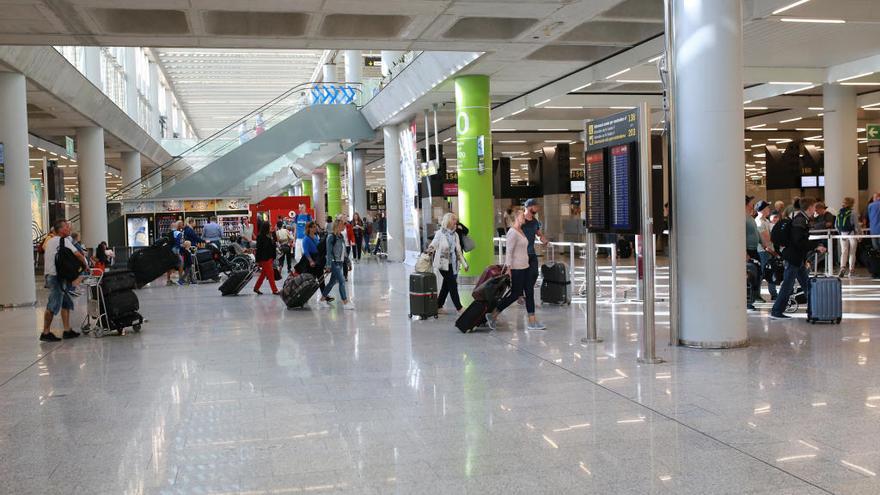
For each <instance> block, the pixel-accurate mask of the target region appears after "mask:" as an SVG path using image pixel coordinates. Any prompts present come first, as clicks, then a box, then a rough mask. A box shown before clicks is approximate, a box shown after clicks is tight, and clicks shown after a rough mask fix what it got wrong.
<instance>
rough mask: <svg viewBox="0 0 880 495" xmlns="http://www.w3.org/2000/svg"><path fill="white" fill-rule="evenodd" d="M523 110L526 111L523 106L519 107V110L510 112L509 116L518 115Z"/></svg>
mask: <svg viewBox="0 0 880 495" xmlns="http://www.w3.org/2000/svg"><path fill="white" fill-rule="evenodd" d="M525 111H526V109H525V108H521V109H519V110H517V111H515V112H513V113H512V114H510V116H511V117H513V116H514V115H519V114H521V113H523V112H525Z"/></svg>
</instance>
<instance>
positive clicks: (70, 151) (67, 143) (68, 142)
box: [64, 136, 76, 156]
mask: <svg viewBox="0 0 880 495" xmlns="http://www.w3.org/2000/svg"><path fill="white" fill-rule="evenodd" d="M75 146H76V145H75V144H74V141H73V138H71V137H70V136H64V147H65V148H66V149H67V156H73V155H74V154H75V153H76V150H75Z"/></svg>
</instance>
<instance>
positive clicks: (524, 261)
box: [487, 211, 546, 330]
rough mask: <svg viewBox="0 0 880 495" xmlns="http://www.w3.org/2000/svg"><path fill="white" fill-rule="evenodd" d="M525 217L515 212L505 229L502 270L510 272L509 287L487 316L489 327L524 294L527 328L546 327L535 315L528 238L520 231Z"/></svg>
mask: <svg viewBox="0 0 880 495" xmlns="http://www.w3.org/2000/svg"><path fill="white" fill-rule="evenodd" d="M525 221H526V219H525V216H524V214H523V212H521V211H520V212H517V214H516V219H515V220H514V222H513V226H512V227H511V228H510V229H509V230H508V231H507V244H506V247H507V252H506V253H505V257H504V271H505V272H509V273H510V282H511V289H510V292H508V293H507V295H506V296H504V297H503V298H502V299H501V300H500V301H499V302H498V304H497V306H496V307H495V311H492V314H491V315H489V317H488V318H487V324H488V326H489V328H491V329H493V330H494V329H495V320H496V319H497V318H498V314H499V313H501V312H502V311H504V310H505V309H506V308H507V307H508V306H510V305H511V304H513V303H514V301H516V300H517V299H519V298H520V296H525V299H526V312H527V313H528V315H529V323H528V326H527V327H526V328H528V329H529V330H543V329H545V328H546V327H545V326H544V324H542V323H541V322H539V321H538V319H537V318H536V317H535V287H534V285H532V284H531V283H529V282H530V280H531V277H530V276H529V251H528V249H529V240H528V239H527V238H526V235H525V234H524V233H523V231H522V226H523V224H524V223H525Z"/></svg>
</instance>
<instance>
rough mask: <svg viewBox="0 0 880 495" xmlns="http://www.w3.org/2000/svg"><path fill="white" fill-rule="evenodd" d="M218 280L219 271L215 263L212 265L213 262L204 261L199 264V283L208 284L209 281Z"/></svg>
mask: <svg viewBox="0 0 880 495" xmlns="http://www.w3.org/2000/svg"><path fill="white" fill-rule="evenodd" d="M219 279H220V270H219V269H218V268H217V263H214V260H213V259H212V260H210V261H206V262H203V263H199V281H200V282H208V281H211V280H219Z"/></svg>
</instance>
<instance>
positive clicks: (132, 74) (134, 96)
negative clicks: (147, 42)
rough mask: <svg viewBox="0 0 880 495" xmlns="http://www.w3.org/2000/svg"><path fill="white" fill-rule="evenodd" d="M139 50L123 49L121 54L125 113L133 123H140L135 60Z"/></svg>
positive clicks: (129, 47)
mask: <svg viewBox="0 0 880 495" xmlns="http://www.w3.org/2000/svg"><path fill="white" fill-rule="evenodd" d="M139 50H140V49H139V48H135V47H133V46H127V47H125V48H123V53H125V61H124V67H125V113H127V114H128V116H129V117H131V118H132V119H134V121H135V122H140V121H139V120H138V88H137V85H138V77H137V58H138V56H140V53H138V51H139Z"/></svg>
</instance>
